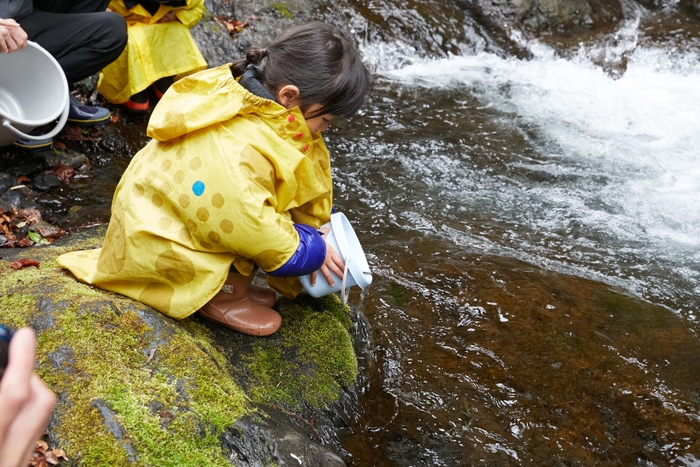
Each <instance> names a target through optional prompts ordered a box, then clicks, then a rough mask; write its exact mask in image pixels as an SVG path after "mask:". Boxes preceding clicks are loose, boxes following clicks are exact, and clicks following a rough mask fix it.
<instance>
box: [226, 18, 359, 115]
mask: <svg viewBox="0 0 700 467" xmlns="http://www.w3.org/2000/svg"><path fill="white" fill-rule="evenodd" d="M263 58H267V62H266V63H265V65H264V68H263V70H262V79H261V81H262V84H263V85H264V86H265V87H266V88H267V89H268V90H269V91H270V92H272V93H273V94H275V93H276V92H277V90H279V89H280V88H281V87H282V86H284V85H287V84H292V85H294V86H296V87H297V88H299V97H300V98H301V103H302V104H301V105H300V108H301V110H302V112H305V111H306V109H308V107H309V106H311V105H312V104H322V105H323V107H322V108H320V109H318V110H317V111H315V112H314V115H311V116H310V117H316V116H319V115H323V114H327V113H330V114H333V115H336V116H340V117H345V118H349V117H351V116H352V115H354V114H355V113H356V112H357V111H358V110H359V108H360V106H361V105H362V102H363V101H364V97H365V94H366V93H367V90H368V89H369V82H370V75H369V71H367V68H366V67H365V66H364V65H363V64H362V61H361V60H360V56H359V54H358V52H357V50H355V48H354V47H353V46H352V44H351V43H350V41H348V40H347V39H346V38H345V36H343V34H342V33H341V32H340V31H339V30H338V29H336V28H335V27H333V26H331V25H328V24H326V23H318V22H317V23H309V24H305V25H303V26H297V27H294V28H292V29H289V30H288V31H286V32H285V33H284V34H282V36H281V37H280V38H279V39H278V40H277V41H276V42H275V43H273V44H272V45H270V46H268V47H267V48H265V49H250V50H248V51H247V52H246V57H245V58H243V59H240V60H236V61H234V62H233V64H232V65H231V71H232V73H233V76H234V77H236V78H237V77H238V76H241V75H242V74H243V72H244V71H245V69H246V67H247V66H248V65H251V64H253V65H259V64H260V63H261V62H262V60H263Z"/></svg>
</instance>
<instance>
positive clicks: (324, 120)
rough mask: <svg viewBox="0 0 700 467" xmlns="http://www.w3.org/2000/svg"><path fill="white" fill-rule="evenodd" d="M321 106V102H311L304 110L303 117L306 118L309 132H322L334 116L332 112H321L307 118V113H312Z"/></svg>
mask: <svg viewBox="0 0 700 467" xmlns="http://www.w3.org/2000/svg"><path fill="white" fill-rule="evenodd" d="M321 107H323V105H322V104H311V105H310V106H309V108H308V109H306V112H304V118H305V119H306V124H307V125H308V126H309V130H310V131H311V133H312V134H313V133H318V132H319V131H320V132H324V131H326V130H327V129H328V126H329V125H330V124H331V121H332V120H333V119H334V118H335V115H333V114H323V115H317V116H315V117H311V118H307V115H314V113H315V112H316V110H318V109H320V108H321Z"/></svg>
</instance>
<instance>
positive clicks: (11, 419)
mask: <svg viewBox="0 0 700 467" xmlns="http://www.w3.org/2000/svg"><path fill="white" fill-rule="evenodd" d="M35 348H36V338H35V336H34V331H32V330H31V329H29V328H22V329H20V330H18V331H17V332H15V334H14V336H13V337H12V340H11V341H10V348H9V356H8V364H7V368H6V369H5V375H4V376H3V378H2V381H0V466H2V467H20V466H21V467H24V466H26V465H27V464H28V462H29V459H30V456H31V454H32V452H33V451H34V446H35V443H36V441H37V440H39V439H41V436H42V435H43V433H44V429H45V428H46V424H47V423H48V421H49V417H50V416H51V411H52V410H53V407H54V404H55V403H56V396H55V395H54V393H53V392H51V390H50V389H49V388H47V387H46V385H45V384H44V382H43V381H42V380H41V379H40V378H39V377H38V376H37V375H35V374H34V358H35Z"/></svg>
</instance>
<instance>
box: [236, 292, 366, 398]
mask: <svg viewBox="0 0 700 467" xmlns="http://www.w3.org/2000/svg"><path fill="white" fill-rule="evenodd" d="M322 304H323V305H324V307H325V308H326V311H323V312H318V311H313V310H311V309H310V308H309V307H308V306H303V305H302V304H299V303H296V302H291V301H288V300H284V299H283V301H282V303H281V305H282V306H281V309H282V310H283V311H282V318H283V322H284V323H285V324H284V326H283V327H282V328H281V329H280V332H279V334H280V336H278V339H271V340H262V339H261V340H259V341H256V342H255V344H254V346H253V354H252V355H251V356H250V357H249V363H250V365H249V370H250V372H251V374H252V375H253V384H252V387H251V389H250V395H251V398H252V399H253V400H255V401H256V402H260V403H266V404H283V405H285V406H287V407H289V408H291V409H292V410H299V409H300V408H301V407H302V405H303V404H309V405H311V406H312V407H316V408H323V407H326V406H327V405H328V404H329V403H330V402H333V401H336V400H338V398H339V396H340V391H341V389H342V387H343V386H350V385H352V384H353V383H354V382H355V379H356V378H357V358H356V356H355V352H354V349H353V345H352V338H351V337H350V334H349V333H348V329H349V328H350V327H351V326H352V321H351V320H350V318H349V308H348V307H347V306H345V305H343V304H342V303H341V302H340V300H338V298H337V296H335V295H331V296H328V297H325V298H324V299H323V300H322Z"/></svg>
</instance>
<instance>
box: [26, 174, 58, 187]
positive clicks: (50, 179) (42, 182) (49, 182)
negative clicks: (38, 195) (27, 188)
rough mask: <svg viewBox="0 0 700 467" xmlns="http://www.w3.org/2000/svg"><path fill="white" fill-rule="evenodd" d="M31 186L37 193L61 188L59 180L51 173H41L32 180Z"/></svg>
mask: <svg viewBox="0 0 700 467" xmlns="http://www.w3.org/2000/svg"><path fill="white" fill-rule="evenodd" d="M32 186H33V187H34V189H35V190H37V191H48V190H50V189H51V188H56V187H59V186H61V179H60V178H58V177H57V176H56V175H54V174H52V173H41V174H39V175H36V176H35V177H34V178H33V179H32Z"/></svg>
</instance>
